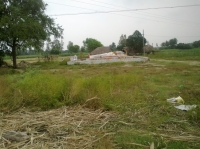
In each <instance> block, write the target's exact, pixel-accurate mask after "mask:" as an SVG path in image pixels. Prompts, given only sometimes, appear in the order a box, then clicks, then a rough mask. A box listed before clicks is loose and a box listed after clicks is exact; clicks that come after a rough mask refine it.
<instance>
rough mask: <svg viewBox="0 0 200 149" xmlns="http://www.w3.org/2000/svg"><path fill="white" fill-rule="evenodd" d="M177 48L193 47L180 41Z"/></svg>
mask: <svg viewBox="0 0 200 149" xmlns="http://www.w3.org/2000/svg"><path fill="white" fill-rule="evenodd" d="M176 48H177V49H192V46H191V45H189V44H186V43H179V44H177V46H176Z"/></svg>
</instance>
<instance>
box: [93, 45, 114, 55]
mask: <svg viewBox="0 0 200 149" xmlns="http://www.w3.org/2000/svg"><path fill="white" fill-rule="evenodd" d="M108 52H112V51H111V50H110V48H109V47H98V48H96V49H95V50H94V51H92V52H91V53H90V55H97V54H103V53H108Z"/></svg>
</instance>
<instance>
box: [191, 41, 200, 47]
mask: <svg viewBox="0 0 200 149" xmlns="http://www.w3.org/2000/svg"><path fill="white" fill-rule="evenodd" d="M192 46H193V47H194V48H198V47H200V40H199V41H194V42H193V43H192Z"/></svg>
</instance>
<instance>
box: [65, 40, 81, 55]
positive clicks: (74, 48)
mask: <svg viewBox="0 0 200 149" xmlns="http://www.w3.org/2000/svg"><path fill="white" fill-rule="evenodd" d="M67 49H68V50H69V52H70V53H78V52H79V49H80V47H79V45H73V42H71V41H69V43H68V45H67Z"/></svg>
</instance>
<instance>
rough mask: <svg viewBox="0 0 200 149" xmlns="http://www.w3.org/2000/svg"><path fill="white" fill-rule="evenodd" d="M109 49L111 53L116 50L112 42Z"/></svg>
mask: <svg viewBox="0 0 200 149" xmlns="http://www.w3.org/2000/svg"><path fill="white" fill-rule="evenodd" d="M109 47H110V49H111V50H112V51H115V50H116V48H117V47H116V45H115V43H114V42H113V43H112V44H111V45H110V46H109Z"/></svg>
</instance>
